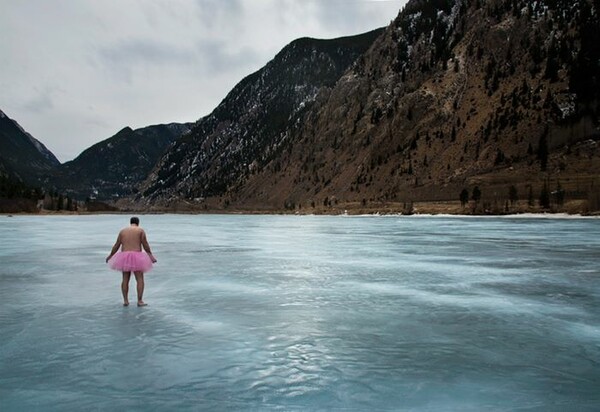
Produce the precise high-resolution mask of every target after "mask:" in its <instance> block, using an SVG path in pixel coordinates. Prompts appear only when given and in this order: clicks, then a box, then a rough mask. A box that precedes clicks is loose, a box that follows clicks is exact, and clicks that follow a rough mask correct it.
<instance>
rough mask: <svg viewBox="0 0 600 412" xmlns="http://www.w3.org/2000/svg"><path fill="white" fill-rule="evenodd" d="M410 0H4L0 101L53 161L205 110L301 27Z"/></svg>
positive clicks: (335, 32) (354, 18) (354, 19)
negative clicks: (120, 135)
mask: <svg viewBox="0 0 600 412" xmlns="http://www.w3.org/2000/svg"><path fill="white" fill-rule="evenodd" d="M405 3H406V0H195V1H192V0H188V1H183V0H137V1H134V0H52V1H48V0H0V57H1V59H0V74H1V75H0V110H2V111H4V112H5V113H6V115H8V116H9V117H11V118H12V119H14V120H16V121H17V122H19V124H21V126H23V128H24V129H25V130H27V131H28V132H29V133H31V134H32V135H33V136H34V137H35V138H37V139H38V140H40V141H41V142H42V143H44V144H45V145H46V146H47V147H48V148H49V149H50V150H51V151H52V152H53V153H54V154H55V155H56V156H57V157H58V158H59V160H60V161H61V162H64V161H67V160H71V159H73V158H74V157H76V156H77V155H78V154H79V153H81V152H82V151H83V150H84V149H86V148H88V147H89V146H91V145H92V144H94V143H96V142H98V141H100V140H104V139H106V138H108V137H110V136H112V135H113V134H115V133H116V132H117V131H119V130H120V129H122V128H123V127H125V126H130V127H132V128H134V129H135V128H139V127H144V126H149V125H151V124H158V123H170V122H189V121H195V120H198V119H199V118H200V117H202V116H205V115H207V114H209V113H210V112H211V111H212V110H213V109H214V108H215V107H216V106H217V105H218V104H219V102H220V101H221V100H222V99H223V98H224V97H225V95H226V94H227V93H228V92H229V91H230V90H231V89H232V88H233V86H235V84H236V83H238V82H239V81H240V80H241V79H242V78H244V77H245V76H247V75H248V74H250V73H252V72H254V71H256V70H258V69H260V68H261V67H262V66H264V65H265V64H266V63H267V62H268V61H269V60H271V59H272V58H273V57H274V56H275V54H277V52H279V50H281V49H282V48H283V47H284V46H285V45H286V44H288V43H289V42H291V41H292V40H294V39H297V38H299V37H305V36H308V37H315V38H335V37H340V36H347V35H352V34H358V33H363V32H366V31H369V30H372V29H375V28H377V27H383V26H387V25H388V24H389V23H390V22H391V21H392V20H393V19H394V18H395V17H396V16H397V15H398V12H399V11H400V9H401V8H402V7H403V5H404V4H405Z"/></svg>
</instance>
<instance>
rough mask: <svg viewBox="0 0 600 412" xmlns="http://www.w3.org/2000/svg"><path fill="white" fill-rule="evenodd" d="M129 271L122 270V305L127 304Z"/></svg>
mask: <svg viewBox="0 0 600 412" xmlns="http://www.w3.org/2000/svg"><path fill="white" fill-rule="evenodd" d="M130 278H131V272H123V281H122V282H121V292H123V306H129V297H128V295H129V279H130Z"/></svg>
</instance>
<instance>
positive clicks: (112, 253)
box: [106, 232, 121, 262]
mask: <svg viewBox="0 0 600 412" xmlns="http://www.w3.org/2000/svg"><path fill="white" fill-rule="evenodd" d="M120 247H121V232H119V236H117V241H116V242H115V245H114V246H113V247H112V250H111V251H110V255H108V257H107V258H106V261H107V262H108V260H109V259H110V258H111V257H113V255H114V254H115V253H117V252H118V250H119V248H120Z"/></svg>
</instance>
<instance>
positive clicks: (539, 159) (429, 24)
mask: <svg viewBox="0 0 600 412" xmlns="http://www.w3.org/2000/svg"><path fill="white" fill-rule="evenodd" d="M599 22H600V16H599V6H598V2H597V1H591V0H581V1H577V2H567V1H556V0H542V1H537V2H529V1H521V0H488V1H484V0H436V1H433V0H429V1H428V0H415V1H411V2H409V3H408V4H407V6H406V7H405V8H404V10H402V12H401V13H400V14H399V16H398V17H397V18H396V19H395V21H394V22H393V23H392V24H391V25H390V26H389V27H388V28H387V29H386V30H385V31H384V32H383V33H381V35H379V37H377V39H376V40H375V41H374V43H373V44H372V46H371V47H370V48H369V49H368V50H367V51H366V52H365V53H364V54H362V55H361V56H360V57H359V58H358V59H357V60H356V61H355V62H354V63H353V64H352V65H350V64H349V68H348V70H347V71H345V73H344V74H343V75H342V76H340V77H337V78H336V76H331V78H329V80H328V81H327V82H324V83H323V84H322V85H313V86H308V85H307V83H306V82H304V81H298V80H294V81H291V82H289V83H285V79H287V78H289V77H286V76H288V75H287V74H286V75H281V76H276V77H273V79H277V81H274V82H272V83H269V82H268V81H267V79H269V78H271V77H269V76H270V75H272V73H274V72H277V73H279V72H281V73H289V74H290V76H291V75H292V73H296V72H297V71H299V72H301V73H302V74H303V76H307V75H311V74H314V73H317V72H319V70H321V71H322V70H324V69H322V68H326V67H328V66H333V64H332V63H330V64H327V63H326V62H330V60H329V58H328V57H327V56H326V55H323V53H322V52H319V51H318V50H317V51H315V52H314V53H308V54H307V52H306V51H303V53H302V54H301V55H302V56H305V57H302V58H301V59H304V60H306V61H307V64H306V65H301V64H298V63H297V62H296V61H295V60H293V59H292V58H291V57H286V56H292V55H293V51H294V50H295V49H294V44H292V45H291V46H290V47H289V48H286V49H285V50H284V51H282V53H281V54H280V55H279V56H278V57H277V58H276V59H275V60H274V62H272V63H270V64H269V65H267V67H265V69H263V70H261V71H259V72H258V73H256V74H254V75H252V76H250V77H249V78H247V79H245V80H244V81H243V82H242V83H240V85H238V87H236V89H234V90H233V91H232V93H230V95H229V96H228V98H227V99H226V100H225V101H224V103H222V104H221V106H219V108H217V109H216V110H215V112H214V113H213V114H212V115H211V116H209V117H208V118H205V119H203V120H202V121H201V122H200V123H199V126H198V127H197V128H196V129H195V130H194V132H193V133H192V134H190V135H189V136H188V137H187V138H186V139H184V140H182V142H181V143H180V144H179V145H176V146H174V147H173V148H171V150H170V151H169V152H168V153H167V155H166V156H165V157H164V158H163V159H162V160H161V163H160V164H159V167H158V168H157V169H155V170H154V172H153V174H152V178H151V179H150V180H149V181H147V182H146V183H145V185H144V195H145V196H146V200H148V199H152V200H153V201H158V202H159V203H160V202H163V203H165V202H166V203H168V201H169V200H173V201H179V200H182V199H183V200H187V201H189V202H194V201H195V202H198V203H200V204H201V203H202V202H205V204H207V205H210V207H226V206H229V207H232V206H233V207H239V208H252V209H256V208H273V209H281V208H283V207H287V208H298V207H311V206H312V205H315V204H317V205H330V204H332V203H333V204H345V203H347V204H350V203H357V202H358V203H362V204H366V203H371V202H386V201H388V202H390V201H395V202H411V201H420V200H445V199H451V200H457V199H458V197H459V193H460V191H461V190H462V189H467V190H468V191H469V192H471V190H472V189H473V188H474V187H475V186H478V187H479V188H480V190H481V192H482V194H483V196H482V197H483V199H486V200H487V201H488V202H497V203H499V204H504V201H505V200H507V199H508V197H509V191H511V190H516V191H517V193H518V197H520V198H521V199H523V198H526V197H527V196H528V193H529V194H530V196H531V193H533V192H535V197H536V198H537V196H538V193H539V191H540V190H542V186H544V185H546V186H547V185H550V186H551V188H550V189H551V190H554V189H555V188H556V189H557V190H560V191H565V192H566V195H567V196H572V197H577V196H579V197H585V196H587V195H588V194H589V193H590V192H593V191H594V190H597V186H598V181H597V180H598V179H599V178H600V152H599V150H598V145H597V140H598V138H599V137H600V130H599V129H598V124H599V122H600V121H599V120H600V119H599V118H600V116H599V113H600V109H599V106H598V103H599V97H600V80H599V76H600V67H599V62H600V46H599V45H598V42H596V41H594V35H595V33H598V32H600V30H599V29H600V23H599ZM295 47H298V45H296V46H295ZM312 47H313V48H315V47H316V46H312ZM309 50H310V49H309ZM345 55H347V54H345ZM307 56H313V57H312V58H309V57H307ZM317 56H319V57H317ZM315 59H316V60H315ZM348 61H352V59H348ZM316 62H323V63H324V64H316ZM276 67H277V70H275V68H276ZM337 67H340V68H341V67H342V65H339V66H337ZM269 84H270V85H272V86H270V87H269V86H267V85H269ZM281 84H285V85H286V86H285V87H282V88H281V87H280V85H281ZM323 86H326V87H323ZM274 90H279V92H277V93H275V94H276V95H277V96H278V98H277V99H273V98H272V96H273V94H271V93H272V92H273V91H274ZM281 90H285V92H281ZM298 90H302V91H303V92H301V93H297V91H298ZM294 91H295V92H296V93H294ZM279 108H284V110H281V111H280V110H278V109H279ZM268 116H273V117H272V118H273V119H276V121H275V120H273V121H265V120H264V119H265V118H266V117H268ZM269 118H270V119H271V117H269ZM266 125H276V126H274V127H273V129H271V130H269V129H268V128H267V126H266ZM267 130H269V132H267ZM511 187H512V188H511ZM194 199H195V200H194Z"/></svg>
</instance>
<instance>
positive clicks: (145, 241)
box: [142, 230, 156, 263]
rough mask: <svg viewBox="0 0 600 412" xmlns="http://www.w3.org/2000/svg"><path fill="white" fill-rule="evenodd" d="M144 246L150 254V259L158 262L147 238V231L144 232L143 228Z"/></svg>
mask: <svg viewBox="0 0 600 412" xmlns="http://www.w3.org/2000/svg"><path fill="white" fill-rule="evenodd" d="M142 247H143V248H144V250H145V251H146V253H147V254H148V256H150V259H151V260H152V262H153V263H156V258H155V257H154V255H153V254H152V251H151V250H150V244H149V243H148V239H146V232H144V230H142Z"/></svg>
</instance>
